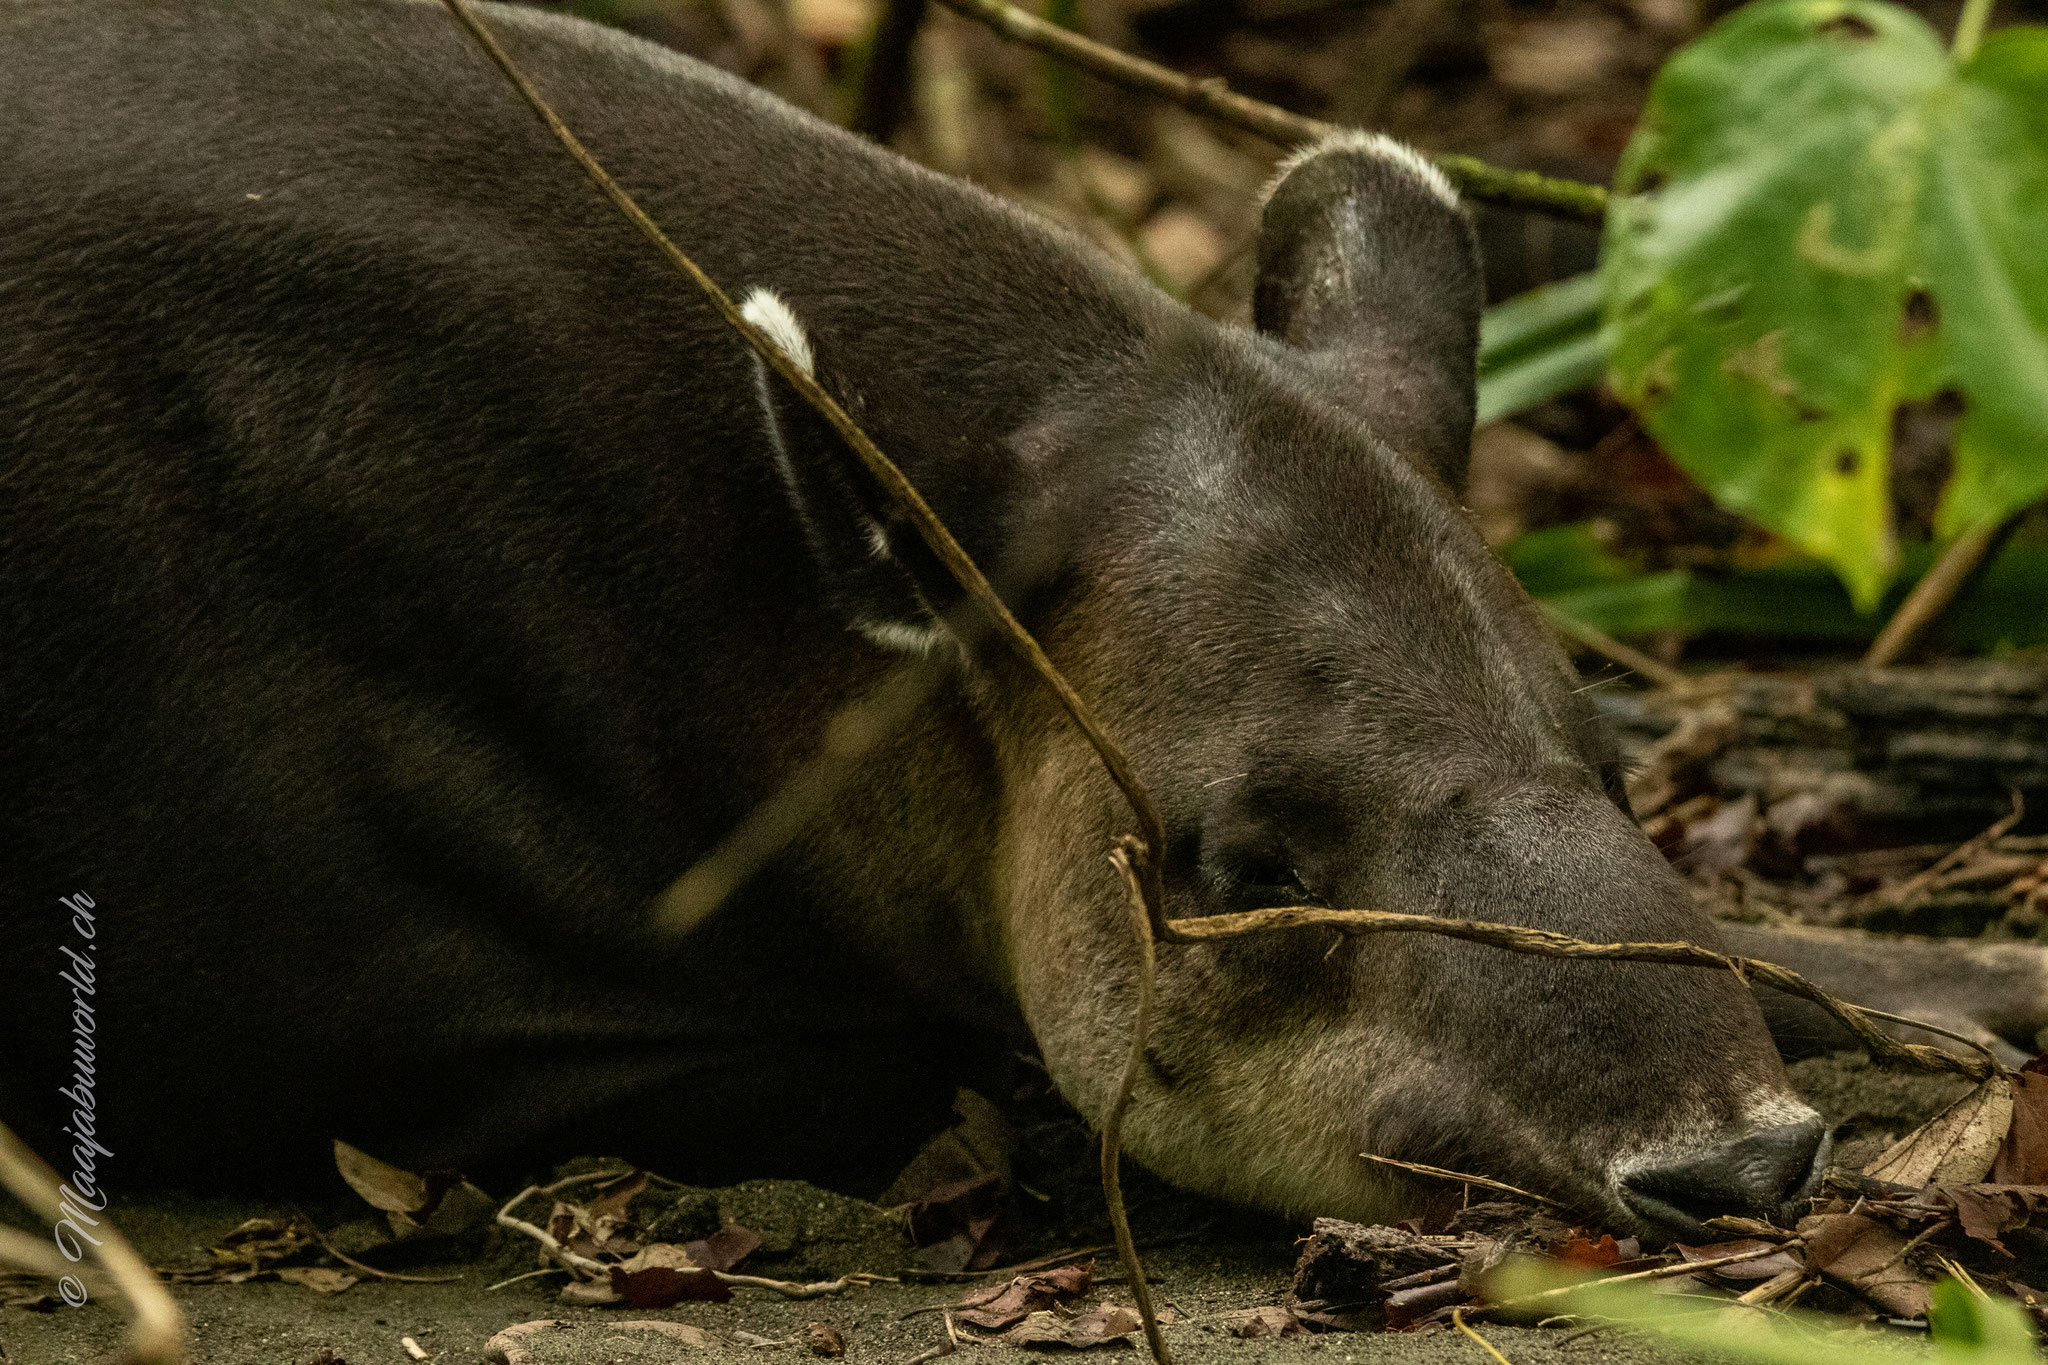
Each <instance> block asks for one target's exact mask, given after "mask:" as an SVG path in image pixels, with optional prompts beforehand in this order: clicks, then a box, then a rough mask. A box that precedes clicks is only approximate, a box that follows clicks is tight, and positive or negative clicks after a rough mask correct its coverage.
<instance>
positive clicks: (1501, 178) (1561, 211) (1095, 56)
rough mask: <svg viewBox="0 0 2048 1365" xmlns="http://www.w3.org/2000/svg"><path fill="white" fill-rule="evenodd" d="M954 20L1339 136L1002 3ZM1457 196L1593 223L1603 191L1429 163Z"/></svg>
mask: <svg viewBox="0 0 2048 1365" xmlns="http://www.w3.org/2000/svg"><path fill="white" fill-rule="evenodd" d="M939 3H940V4H943V5H944V6H946V8H948V9H950V10H952V11H954V12H955V13H956V14H960V15H963V16H965V17H966V18H969V19H972V20H974V21H975V22H976V23H979V24H985V25H987V26H988V27H989V28H992V29H994V30H995V31H996V32H997V33H1000V34H1002V35H1003V37H1005V38H1008V39H1009V40H1011V41H1012V42H1015V43H1021V44H1023V45H1024V46H1025V47H1029V48H1035V49H1036V50H1038V51H1040V52H1043V53H1046V54H1048V55H1050V56H1053V57H1058V58H1059V59H1060V60H1062V61H1066V62H1071V63H1073V64H1074V65H1075V66H1078V67H1080V68H1081V69H1082V70H1084V71H1086V72H1088V73H1089V74H1090V75H1094V76H1099V77H1101V78H1102V79H1103V80H1106V81H1108V82H1110V83H1111V84H1112V85H1120V86H1122V87H1123V88H1124V89H1126V90H1135V91H1137V92H1138V93H1139V94H1143V95H1153V96H1156V97H1158V98H1160V99H1163V100H1168V101H1171V102H1172V103H1174V104H1177V105H1179V106H1180V107H1181V108H1183V109H1187V110H1190V111H1192V112H1194V113H1197V114H1202V115H1204V116H1206V117H1208V118H1213V119H1215V120H1216V121H1217V122H1219V123H1227V124H1229V125H1230V126H1231V127H1233V128H1242V129H1244V130H1245V131H1246V132H1248V133H1256V134H1257V135H1258V136H1260V137H1263V138H1267V139H1269V140H1270V141H1273V142H1277V143H1279V144H1280V145H1281V146H1283V147H1293V146H1298V145H1300V144H1302V143H1305V142H1317V141H1320V140H1321V139H1323V138H1326V137H1328V136H1330V135H1331V134H1332V133H1338V132H1342V131H1344V128H1343V126H1342V125H1340V124H1335V123H1325V122H1324V121H1323V120H1321V119H1313V118H1307V117H1304V116H1303V115H1301V114H1296V113H1293V112H1291V111H1289V110H1286V109H1282V108H1281V107H1280V106H1279V105H1277V104H1268V103H1266V102H1265V101H1264V100H1255V99H1252V98H1251V97H1250V96H1248V95H1240V94H1238V93H1237V92H1236V91H1234V90H1232V89H1231V88H1230V87H1229V86H1228V85H1227V84H1225V83H1224V82H1223V80H1222V79H1221V78H1220V77H1210V78H1207V79H1202V80H1197V79H1196V78H1194V77H1192V76H1183V75H1182V74H1181V73H1180V72H1178V71H1174V70H1171V69H1169V68H1167V67H1164V66H1160V65H1159V64H1158V63H1157V62H1148V61H1146V60H1145V59H1144V58H1143V57H1134V56H1132V55H1131V54H1130V53H1128V52H1123V51H1119V50H1118V49H1116V48H1113V47H1111V46H1109V45H1108V44H1107V43H1098V42H1096V41H1095V40H1094V39H1092V38H1086V37H1083V36H1082V35H1080V34H1078V33H1075V32H1073V31H1072V30H1071V29H1064V28H1061V27H1060V26H1059V25H1057V24H1053V23H1048V22H1047V21H1045V20H1043V19H1041V18H1039V17H1038V16H1037V15H1035V14H1032V13H1029V12H1028V11H1025V10H1021V9H1018V8H1017V7H1016V6H1015V5H1009V4H1005V3H1003V0H939ZM1430 159H1431V160H1432V161H1434V162H1436V164H1437V166H1438V168H1439V169H1441V170H1442V171H1443V173H1444V174H1445V175H1447V176H1449V177H1450V178H1451V181H1452V183H1453V184H1455V185H1456V186H1457V187H1458V190H1459V192H1460V193H1462V194H1464V195H1465V196H1466V197H1467V198H1471V199H1477V200H1479V201H1480V202H1482V203H1487V204H1499V205H1502V206H1504V207H1507V208H1518V209H1527V210H1530V211H1531V212H1535V213H1549V214H1555V215H1556V216H1558V217H1560V218H1570V219H1574V220H1577V221H1579V222H1586V223H1597V222H1599V221H1600V220H1601V219H1602V218H1603V217H1605V216H1606V213H1607V191H1606V190H1605V189H1604V188H1602V187H1601V186H1599V185H1589V184H1587V183H1586V182H1584V181H1582V180H1561V179H1558V178H1557V177H1555V176H1548V175H1538V174H1537V173H1536V172H1534V171H1510V170H1506V169H1504V168H1502V167H1500V166H1495V165H1492V164H1490V163H1488V162H1485V161H1481V160H1480V159H1479V158H1477V157H1472V156H1459V155H1456V154H1444V155H1437V156H1432V157H1431V158H1430Z"/></svg>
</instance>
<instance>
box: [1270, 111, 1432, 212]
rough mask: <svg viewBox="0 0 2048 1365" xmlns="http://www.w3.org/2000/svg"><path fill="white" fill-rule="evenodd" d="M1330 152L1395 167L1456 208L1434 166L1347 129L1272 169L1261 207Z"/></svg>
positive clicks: (1379, 136) (1378, 137)
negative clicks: (1355, 154)
mask: <svg viewBox="0 0 2048 1365" xmlns="http://www.w3.org/2000/svg"><path fill="white" fill-rule="evenodd" d="M1331 152H1362V153H1364V154H1365V155H1366V156H1371V157H1377V158H1379V159H1380V160H1381V161H1385V162H1387V163H1389V164H1390V165H1394V166H1398V167H1400V168H1401V169H1402V170H1403V171H1406V172H1407V173H1408V174H1409V175H1410V176H1412V177H1413V178H1414V179H1415V180H1417V181H1418V182H1420V183H1421V184H1422V185H1423V186H1424V187H1425V188H1426V189H1428V191H1429V192H1430V193H1431V194H1433V195H1435V196H1436V197H1437V198H1438V199H1439V200H1441V201H1442V202H1443V203H1444V204H1445V205H1447V206H1448V207H1450V208H1456V207H1458V191H1457V188H1456V187H1455V186H1454V185H1452V184H1451V181H1450V177H1449V176H1447V175H1445V174H1444V173H1443V172H1442V171H1441V170H1439V169H1438V168H1437V164H1436V163H1435V162H1434V161H1431V160H1430V159H1429V158H1428V157H1426V156H1424V155H1423V154H1422V153H1421V152H1418V151H1416V150H1415V149H1414V148H1413V147H1410V146H1409V145H1408V144H1407V143H1405V142H1399V141H1396V140H1395V139H1393V138H1390V137H1388V136H1387V135H1386V134H1385V133H1366V132H1360V131H1358V130H1356V129H1351V128H1347V129H1345V130H1344V131H1342V132H1337V133H1332V134H1330V135H1329V136H1328V137H1326V138H1323V139H1322V140H1321V141H1319V142H1311V143H1309V144H1308V145H1307V146H1306V147H1302V148H1299V149H1297V150H1296V151H1295V152H1294V153H1293V154H1292V155H1290V156H1289V157H1288V158H1287V159H1286V160H1285V161H1282V162H1281V163H1280V164H1279V165H1278V166H1276V167H1274V169H1273V178H1272V179H1271V180H1268V181H1267V182H1266V188H1265V189H1264V191H1262V192H1261V193H1260V195H1259V203H1260V204H1264V203H1265V202H1266V201H1267V200H1268V199H1271V198H1272V197H1273V191H1275V190H1277V189H1279V188H1280V182H1281V181H1283V180H1285V179H1286V178H1287V177H1288V176H1290V175H1292V174H1294V172H1295V171H1297V170H1299V169H1300V168H1301V167H1302V166H1304V165H1306V164H1308V163H1309V162H1311V161H1314V160H1315V159H1316V158H1317V157H1319V156H1326V155H1328V154H1329V153H1331Z"/></svg>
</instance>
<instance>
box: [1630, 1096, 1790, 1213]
mask: <svg viewBox="0 0 2048 1365" xmlns="http://www.w3.org/2000/svg"><path fill="white" fill-rule="evenodd" d="M1827 1147H1828V1143H1827V1130H1826V1128H1824V1127H1823V1126H1822V1124H1821V1121H1820V1119H1819V1118H1813V1119H1810V1120H1808V1121H1806V1122H1804V1123H1788V1124H1785V1125H1784V1126H1782V1127H1778V1128H1766V1129H1764V1130H1763V1131H1762V1132H1756V1133H1751V1134H1749V1135H1748V1136H1746V1137H1740V1138H1736V1139H1734V1140H1733V1141H1729V1142H1724V1143H1720V1144H1718V1145H1716V1146H1711V1147H1703V1148H1697V1149H1695V1150H1693V1151H1691V1152H1688V1153H1686V1154H1685V1155H1683V1156H1680V1157H1676V1158H1674V1159H1672V1160H1669V1161H1662V1162H1659V1163H1657V1164H1655V1165H1650V1166H1643V1167H1639V1168H1637V1169H1636V1170H1634V1171H1631V1172H1629V1174H1628V1175H1626V1176H1624V1177H1623V1178H1622V1182H1621V1185H1622V1189H1621V1193H1622V1198H1623V1199H1624V1200H1626V1201H1627V1203H1628V1205H1629V1206H1630V1207H1631V1208H1633V1209H1634V1210H1635V1211H1636V1212H1637V1213H1639V1214H1641V1215H1642V1216H1643V1217H1644V1218H1647V1219H1649V1220H1650V1221H1651V1222H1652V1223H1656V1224H1659V1225H1661V1226H1663V1227H1666V1228H1668V1229H1673V1230H1683V1231H1687V1232H1690V1231H1694V1230H1696V1229H1697V1227H1698V1225H1699V1224H1700V1223H1701V1222H1703V1221H1704V1220H1706V1219H1708V1218H1712V1217H1714V1216H1715V1215H1717V1214H1746V1215H1749V1216H1751V1217H1759V1218H1773V1219H1778V1218H1782V1217H1784V1216H1786V1215H1789V1214H1790V1213H1792V1212H1793V1211H1792V1210H1791V1209H1789V1208H1788V1207H1787V1206H1788V1205H1790V1204H1791V1203H1792V1201H1794V1200H1796V1199H1799V1198H1801V1197H1802V1196H1804V1195H1805V1194H1806V1193H1807V1192H1808V1190H1809V1189H1810V1188H1811V1187H1812V1185H1813V1183H1814V1181H1815V1180H1816V1179H1818V1178H1819V1175H1820V1171H1821V1167H1822V1165H1823V1164H1824V1163H1825V1162H1826V1160H1827Z"/></svg>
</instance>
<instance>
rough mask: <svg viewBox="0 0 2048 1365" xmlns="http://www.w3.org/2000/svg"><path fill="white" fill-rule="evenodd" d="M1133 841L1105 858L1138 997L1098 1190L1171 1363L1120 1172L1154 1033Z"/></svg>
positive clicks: (1142, 1312) (1166, 1363)
mask: <svg viewBox="0 0 2048 1365" xmlns="http://www.w3.org/2000/svg"><path fill="white" fill-rule="evenodd" d="M1136 842H1137V841H1136V840H1135V839H1133V838H1131V837H1130V836H1129V835H1126V836H1125V837H1124V838H1122V839H1121V840H1119V841H1118V842H1117V846H1116V848H1115V849H1113V850H1112V851H1111V852H1110V855H1109V860H1110V862H1111V863H1113V864H1114V865H1115V866H1116V870H1117V875H1118V876H1120V877H1122V878H1123V883H1124V892H1125V895H1126V897H1127V899H1128V901H1129V904H1130V909H1131V932H1132V934H1133V935H1135V936H1136V938H1137V940H1138V1000H1137V1007H1136V1010H1135V1012H1134V1014H1133V1018H1132V1022H1131V1047H1130V1051H1129V1052H1128V1053H1127V1054H1126V1055H1125V1057H1124V1071H1123V1075H1122V1076H1120V1077H1119V1078H1118V1079H1117V1090H1116V1097H1115V1099H1113V1100H1112V1101H1111V1102H1110V1106H1109V1109H1108V1110H1107V1111H1106V1112H1105V1113H1104V1114H1103V1116H1102V1195H1103V1200H1104V1202H1105V1203H1107V1204H1108V1205H1109V1226H1110V1230H1111V1232H1112V1233H1114V1234H1115V1237H1116V1254H1117V1258H1118V1259H1119V1260H1121V1261H1122V1262H1123V1263H1124V1275H1125V1277H1126V1278H1128V1279H1129V1280H1130V1282H1131V1299H1132V1301H1133V1302H1134V1303H1135V1304H1136V1305H1137V1309H1138V1321H1139V1322H1141V1323H1143V1324H1144V1326H1145V1344H1146V1345H1147V1346H1149V1347H1150V1348H1151V1349H1152V1359H1153V1360H1155V1361H1157V1362H1158V1365H1173V1357H1172V1356H1171V1355H1169V1354H1168V1353H1167V1350H1166V1338H1165V1337H1164V1336H1163V1335H1162V1334H1161V1333H1160V1330H1159V1315H1158V1314H1157V1313H1155V1312H1153V1311H1152V1287H1151V1286H1150V1285H1148V1284H1146V1283H1145V1269H1144V1267H1143V1265H1141V1264H1140V1263H1139V1261H1138V1244H1137V1240H1136V1239H1135V1238H1133V1237H1132V1236H1131V1220H1130V1217H1129V1215H1128V1214H1126V1213H1125V1211H1124V1193H1123V1180H1122V1178H1121V1176H1120V1174H1119V1171H1118V1165H1119V1162H1120V1160H1121V1158H1122V1156H1123V1149H1124V1113H1125V1111H1127V1110H1128V1109H1129V1108H1130V1107H1131V1092H1132V1090H1134V1089H1136V1088H1137V1084H1138V1068H1139V1067H1141V1066H1143V1065H1144V1064H1145V1048H1146V1046H1147V1044H1148V1043H1149V1041H1150V1039H1151V1037H1152V988H1153V984H1154V982H1155V980H1156V979H1157V976H1158V973H1157V972H1155V971H1154V970H1153V965H1154V964H1153V950H1152V919H1151V916H1150V915H1149V914H1147V913H1146V909H1145V905H1146V901H1145V891H1144V888H1143V886H1142V885H1141V884H1140V882H1139V880H1138V872H1137V868H1136V867H1135V866H1134V865H1133V862H1134V854H1135V853H1136V852H1137V850H1136V849H1135V848H1133V847H1132V846H1133V845H1134V844H1135V843H1136Z"/></svg>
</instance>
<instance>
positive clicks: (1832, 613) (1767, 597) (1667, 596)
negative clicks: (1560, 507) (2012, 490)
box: [1500, 522, 2048, 650]
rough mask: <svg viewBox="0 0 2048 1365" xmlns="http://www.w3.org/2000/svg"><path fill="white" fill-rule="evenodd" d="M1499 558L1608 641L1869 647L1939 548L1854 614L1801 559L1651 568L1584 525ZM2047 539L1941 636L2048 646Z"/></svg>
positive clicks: (1999, 569) (1996, 575) (1528, 540)
mask: <svg viewBox="0 0 2048 1365" xmlns="http://www.w3.org/2000/svg"><path fill="white" fill-rule="evenodd" d="M1500 553H1501V557H1502V558H1503V559H1505V560H1506V561H1507V564H1508V567H1509V568H1511V569H1513V570H1514V571H1515V575H1516V577H1518V578H1520V579H1521V581H1522V586H1523V587H1525V588H1527V589H1528V590H1529V592H1530V594H1531V595H1532V596H1534V597H1535V598H1537V599H1538V600H1539V601H1542V602H1545V603H1548V604H1549V605H1551V606H1553V607H1556V608H1557V609H1558V610H1560V611H1562V612H1564V613H1565V614H1567V615H1569V616H1571V617H1573V618H1575V619H1577V620H1580V621H1584V622H1585V623H1586V624H1587V625H1590V626H1597V627H1598V628H1599V629H1601V630H1604V631H1606V632H1607V633H1608V634H1609V635H1618V636H1623V637H1628V636H1635V635H1647V634H1650V633H1651V632H1653V631H1667V630H1668V631H1675V632H1677V633H1678V634H1681V635H1687V636H1697V635H1714V634H1721V635H1741V636H1753V637H1763V638H1777V639H1788V640H1809V641H1813V640H1826V641H1835V642H1839V643H1841V644H1843V645H1860V644H1863V643H1867V642H1868V641H1870V640H1871V639H1872V638H1874V637H1875V636H1876V634H1877V632H1878V629H1879V627H1881V626H1882V625H1883V624H1884V618H1885V616H1886V615H1887V614H1888V612H1889V611H1890V610H1891V609H1892V608H1893V607H1895V606H1896V605H1897V604H1898V602H1899V601H1900V600H1901V599H1903V598H1904V596H1905V594H1906V592H1907V590H1908V589H1909V588H1910V587H1911V585H1912V583H1913V582H1914V581H1915V580H1917V579H1918V578H1919V577H1920V575H1921V574H1923V573H1925V572H1926V571H1927V570H1928V568H1930V567H1931V566H1932V565H1933V562H1934V559H1935V547H1933V546H1932V545H1927V544H1908V545H1906V546H1905V547H1903V549H1902V551H1901V554H1900V567H1901V572H1900V574H1899V577H1898V580H1897V581H1896V582H1895V583H1894V584H1893V585H1892V586H1891V588H1890V589H1889V590H1888V591H1887V592H1886V594H1885V595H1884V597H1883V598H1882V599H1880V601H1879V604H1878V609H1877V610H1874V611H1868V612H1861V611H1858V610H1856V607H1855V604H1854V603H1853V602H1852V601H1851V600H1850V598H1849V594H1848V592H1847V591H1846V590H1845V589H1844V588H1843V586H1842V583H1841V580H1840V579H1839V578H1837V577H1836V576H1835V574H1834V573H1833V572H1832V571H1830V570H1829V568H1828V567H1827V566H1826V565H1825V564H1822V563H1821V562H1820V561H1819V560H1816V559H1812V558H1809V557H1806V556H1803V555H1793V556H1787V557H1783V558H1780V559H1779V560H1777V561H1776V562H1772V563H1765V564H1757V565H1746V566H1731V567H1730V568H1728V569H1726V570H1724V571H1721V572H1711V571H1707V570H1694V569H1667V570H1663V571H1661V572H1659V571H1653V570H1651V569H1648V568H1646V567H1645V566H1644V565H1642V564H1640V563H1637V562H1635V561H1634V560H1631V559H1628V558H1624V557H1623V556H1620V555H1617V554H1615V553H1613V552H1612V551H1610V550H1608V549H1607V548H1606V546H1605V545H1603V544H1602V543H1601V542H1600V539H1599V537H1598V536H1596V535H1595V534H1594V533H1593V530H1592V528H1591V527H1590V526H1588V525H1587V524H1585V523H1583V522H1576V523H1572V524H1570V525H1566V526H1552V527H1548V528H1546V529H1544V530H1541V531H1531V532H1529V533H1528V534H1527V535H1523V536H1518V537H1516V538H1515V539H1514V540H1511V541H1509V542H1508V543H1507V544H1505V545H1503V546H1501V547H1500ZM2044 603H2048V537H2042V536H2028V535H2020V536H2015V537H2014V538H2013V540H2012V541H2011V542H2010V543H2009V544H2008V545H2007V546H2006V547H2005V549H2004V550H2003V551H2002V552H2001V553H2000V554H1999V555H1998V557H1997V558H1996V559H1994V560H1993V561H1992V562H1991V564H1990V566H1989V567H1988V568H1987V569H1986V570H1985V573H1984V576H1983V577H1982V578H1981V579H1980V580H1979V581H1978V583H1977V584H1976V586H1975V588H1974V589H1973V590H1972V591H1971V592H1970V594H1969V595H1968V596H1967V597H1965V598H1964V599H1963V600H1962V601H1961V602H1960V603H1958V604H1957V606H1956V607H1955V608H1954V610H1952V611H1951V612H1950V613H1949V615H1948V616H1947V617H1946V618H1945V619H1944V621H1943V623H1942V630H1943V631H1944V632H1945V633H1946V635H1947V636H1948V638H1949V639H1950V640H1951V641H1953V642H1954V643H1956V644H1958V645H1961V646H1963V647H1965V648H1968V649H1973V650H1998V649H2023V648H2028V647H2032V646H2042V645H2048V609H2044V607H2043V604H2044Z"/></svg>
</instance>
